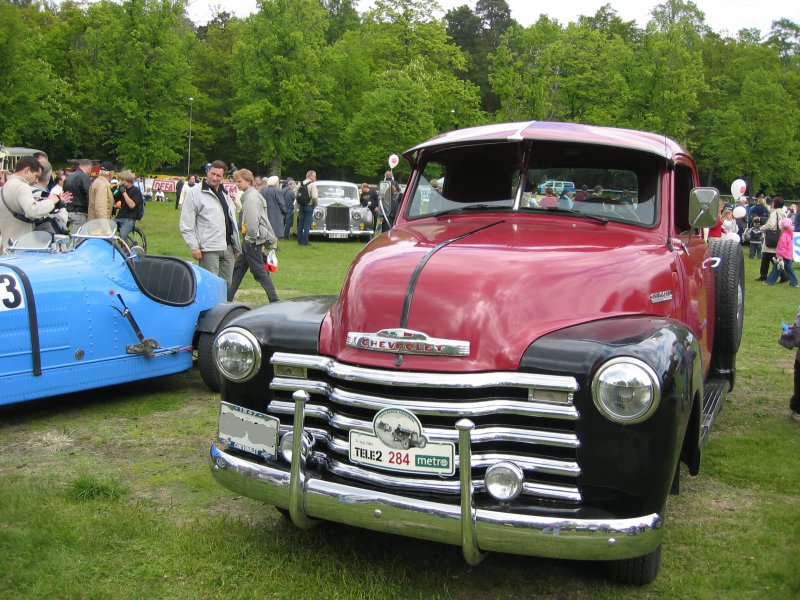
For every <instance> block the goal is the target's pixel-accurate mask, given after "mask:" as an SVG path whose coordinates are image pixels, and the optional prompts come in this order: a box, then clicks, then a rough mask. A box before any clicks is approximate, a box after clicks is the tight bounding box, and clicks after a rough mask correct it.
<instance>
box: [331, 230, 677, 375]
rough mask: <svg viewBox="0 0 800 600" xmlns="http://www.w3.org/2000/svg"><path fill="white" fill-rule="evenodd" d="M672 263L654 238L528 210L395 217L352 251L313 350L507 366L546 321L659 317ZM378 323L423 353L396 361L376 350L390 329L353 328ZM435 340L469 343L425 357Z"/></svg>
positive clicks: (437, 366) (385, 362)
mask: <svg viewBox="0 0 800 600" xmlns="http://www.w3.org/2000/svg"><path fill="white" fill-rule="evenodd" d="M634 259H635V260H634ZM633 264H635V265H636V268H631V267H630V266H629V265H633ZM672 265H673V259H672V252H670V251H669V250H668V249H667V245H666V240H665V239H664V238H663V236H659V235H658V234H656V233H655V232H652V231H647V230H640V229H635V228H632V227H630V226H621V225H617V224H614V223H605V224H603V223H600V222H597V221H593V220H587V219H575V218H572V217H560V216H559V217H553V216H547V217H542V216H538V215H536V216H534V215H531V216H526V215H515V216H513V217H511V218H509V219H503V218H502V217H498V216H497V215H494V216H493V217H492V218H489V217H483V216H480V217H463V216H462V217H454V218H452V219H449V220H448V222H447V223H444V222H442V221H439V222H436V221H433V222H432V221H428V220H426V221H424V222H422V223H420V224H417V225H415V224H410V223H406V224H404V225H402V226H400V227H397V228H395V229H392V230H391V231H390V232H389V233H388V234H385V235H383V236H381V237H379V238H377V239H375V240H374V241H373V242H372V243H370V244H369V246H368V248H367V249H365V251H363V252H362V253H361V254H360V255H359V256H358V257H357V258H356V259H355V261H354V262H353V264H352V266H351V267H350V271H349V273H348V275H347V278H346V279H345V283H344V287H343V290H342V294H341V296H340V297H339V299H338V301H337V302H336V303H334V305H333V306H332V307H331V310H330V311H329V312H328V314H327V316H326V318H325V320H324V321H323V324H322V329H321V333H320V351H321V352H322V353H323V354H326V355H329V356H333V357H335V358H336V359H337V360H340V361H342V362H346V363H350V364H356V365H362V366H373V367H379V368H386V369H403V370H406V369H413V370H430V371H445V372H461V371H487V370H516V369H517V368H518V365H519V362H520V359H521V357H522V354H523V353H524V352H525V349H526V348H527V347H528V346H529V345H530V344H531V343H532V342H533V341H535V340H536V339H537V338H539V337H541V336H542V335H545V334H547V333H550V332H552V331H555V330H557V329H561V328H563V327H567V326H570V325H574V324H577V323H582V322H587V321H594V320H597V319H603V318H610V317H615V316H622V315H628V314H637V315H641V314H653V315H654V316H662V317H667V316H669V315H670V312H671V310H672V306H673V303H672V301H663V300H664V298H665V297H666V298H667V299H669V298H671V294H672V292H673V287H674V286H673V275H672V269H673V267H672ZM654 294H658V296H653V295H654ZM654 299H657V300H662V301H655V302H654ZM385 330H395V331H393V332H392V333H391V334H390V335H391V336H395V338H397V339H398V342H399V341H402V340H406V342H405V343H406V344H407V345H406V346H404V347H405V348H407V349H409V350H412V349H413V350H419V351H421V352H423V354H411V353H409V354H403V355H402V359H400V360H398V356H399V355H398V354H397V353H390V352H387V351H386V350H388V349H397V348H398V345H397V343H398V342H392V338H391V337H390V338H389V339H388V340H386V339H385V338H383V337H381V338H379V339H380V340H382V341H375V339H374V336H371V338H370V341H364V336H363V335H362V336H359V335H358V334H367V335H368V336H369V335H370V334H377V333H378V332H381V331H385ZM411 332H420V333H422V334H424V335H425V336H427V338H434V340H432V341H426V339H425V338H422V339H421V340H418V339H416V338H415V335H416V334H415V333H411ZM348 335H350V336H351V346H348ZM357 339H361V343H360V344H355V347H354V346H353V345H352V344H353V342H354V341H355V340H357ZM409 340H411V345H408V341H409ZM441 340H447V341H449V342H450V343H449V344H445V345H446V346H454V347H459V346H461V347H463V346H464V342H466V343H468V344H469V351H468V353H467V354H466V355H456V356H451V355H437V354H435V353H436V352H438V351H440V347H441V346H442V344H441Z"/></svg>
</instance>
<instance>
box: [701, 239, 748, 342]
mask: <svg viewBox="0 0 800 600" xmlns="http://www.w3.org/2000/svg"><path fill="white" fill-rule="evenodd" d="M709 247H710V248H711V254H712V255H713V256H715V257H718V258H720V259H721V261H722V262H721V263H720V265H719V266H718V267H717V268H716V269H714V291H715V292H716V306H715V308H716V320H715V323H714V353H715V354H717V353H720V354H723V355H730V354H736V352H737V351H738V350H739V344H741V342H742V330H743V327H744V256H743V255H742V248H741V246H740V245H739V244H738V243H737V242H735V241H733V240H722V239H719V240H713V239H712V240H709Z"/></svg>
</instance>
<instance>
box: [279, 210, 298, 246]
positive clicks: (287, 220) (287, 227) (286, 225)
mask: <svg viewBox="0 0 800 600" xmlns="http://www.w3.org/2000/svg"><path fill="white" fill-rule="evenodd" d="M292 221H294V211H293V210H291V211H289V212H288V213H286V214H285V215H283V237H285V238H286V239H287V240H288V239H289V234H290V233H292ZM277 233H278V232H277V231H276V232H275V234H276V235H277Z"/></svg>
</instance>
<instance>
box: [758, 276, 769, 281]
mask: <svg viewBox="0 0 800 600" xmlns="http://www.w3.org/2000/svg"><path fill="white" fill-rule="evenodd" d="M766 280H767V278H766V277H759V278H758V279H756V281H766Z"/></svg>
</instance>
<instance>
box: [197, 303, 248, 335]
mask: <svg viewBox="0 0 800 600" xmlns="http://www.w3.org/2000/svg"><path fill="white" fill-rule="evenodd" d="M242 308H244V309H245V310H247V311H249V310H250V307H249V306H247V305H246V304H242V303H241V302H220V303H219V304H217V305H216V306H215V307H213V308H210V309H208V310H207V311H205V312H202V313H200V318H199V319H198V320H197V327H196V328H195V339H197V335H198V334H200V333H216V332H217V329H219V326H220V324H221V323H222V321H223V320H224V319H225V317H227V316H228V315H229V314H230V313H231V312H232V311H234V310H237V309H242Z"/></svg>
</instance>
